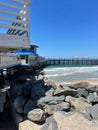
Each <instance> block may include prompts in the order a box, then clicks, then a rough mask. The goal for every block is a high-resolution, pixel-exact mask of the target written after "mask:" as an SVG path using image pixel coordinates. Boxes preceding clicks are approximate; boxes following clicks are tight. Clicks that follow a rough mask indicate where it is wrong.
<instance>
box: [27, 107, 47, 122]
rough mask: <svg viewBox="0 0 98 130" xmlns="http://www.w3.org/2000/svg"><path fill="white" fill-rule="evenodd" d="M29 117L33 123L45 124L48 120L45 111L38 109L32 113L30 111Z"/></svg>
mask: <svg viewBox="0 0 98 130" xmlns="http://www.w3.org/2000/svg"><path fill="white" fill-rule="evenodd" d="M27 117H28V119H29V120H31V121H35V122H43V121H45V119H46V114H45V112H44V111H43V110H41V109H39V108H37V109H34V110H32V111H29V112H28V114H27Z"/></svg>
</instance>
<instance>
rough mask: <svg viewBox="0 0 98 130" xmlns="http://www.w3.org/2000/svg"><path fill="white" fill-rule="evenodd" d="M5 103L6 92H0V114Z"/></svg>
mask: <svg viewBox="0 0 98 130" xmlns="http://www.w3.org/2000/svg"><path fill="white" fill-rule="evenodd" d="M5 101H6V92H0V113H1V112H3V110H4V103H5Z"/></svg>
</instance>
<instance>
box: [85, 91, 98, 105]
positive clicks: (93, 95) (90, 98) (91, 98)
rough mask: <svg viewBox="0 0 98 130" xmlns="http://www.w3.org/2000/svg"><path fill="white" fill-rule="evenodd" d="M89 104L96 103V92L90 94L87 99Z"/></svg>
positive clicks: (97, 97) (97, 96)
mask: <svg viewBox="0 0 98 130" xmlns="http://www.w3.org/2000/svg"><path fill="white" fill-rule="evenodd" d="M87 101H88V102H89V103H98V95H97V93H96V92H94V93H90V94H89V95H88V97H87Z"/></svg>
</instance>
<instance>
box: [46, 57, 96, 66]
mask: <svg viewBox="0 0 98 130" xmlns="http://www.w3.org/2000/svg"><path fill="white" fill-rule="evenodd" d="M46 64H47V65H98V59H97V58H72V59H67V58H65V59H57V58H48V59H46Z"/></svg>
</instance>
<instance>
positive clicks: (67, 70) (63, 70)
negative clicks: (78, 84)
mask: <svg viewBox="0 0 98 130" xmlns="http://www.w3.org/2000/svg"><path fill="white" fill-rule="evenodd" d="M44 71H45V76H46V77H48V78H49V79H51V80H53V81H56V82H57V81H58V80H59V82H60V81H61V82H63V80H64V81H75V80H86V79H97V78H98V66H82V67H65V66H62V67H59V66H58V67H57V66H53V67H49V68H45V70H44Z"/></svg>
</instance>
